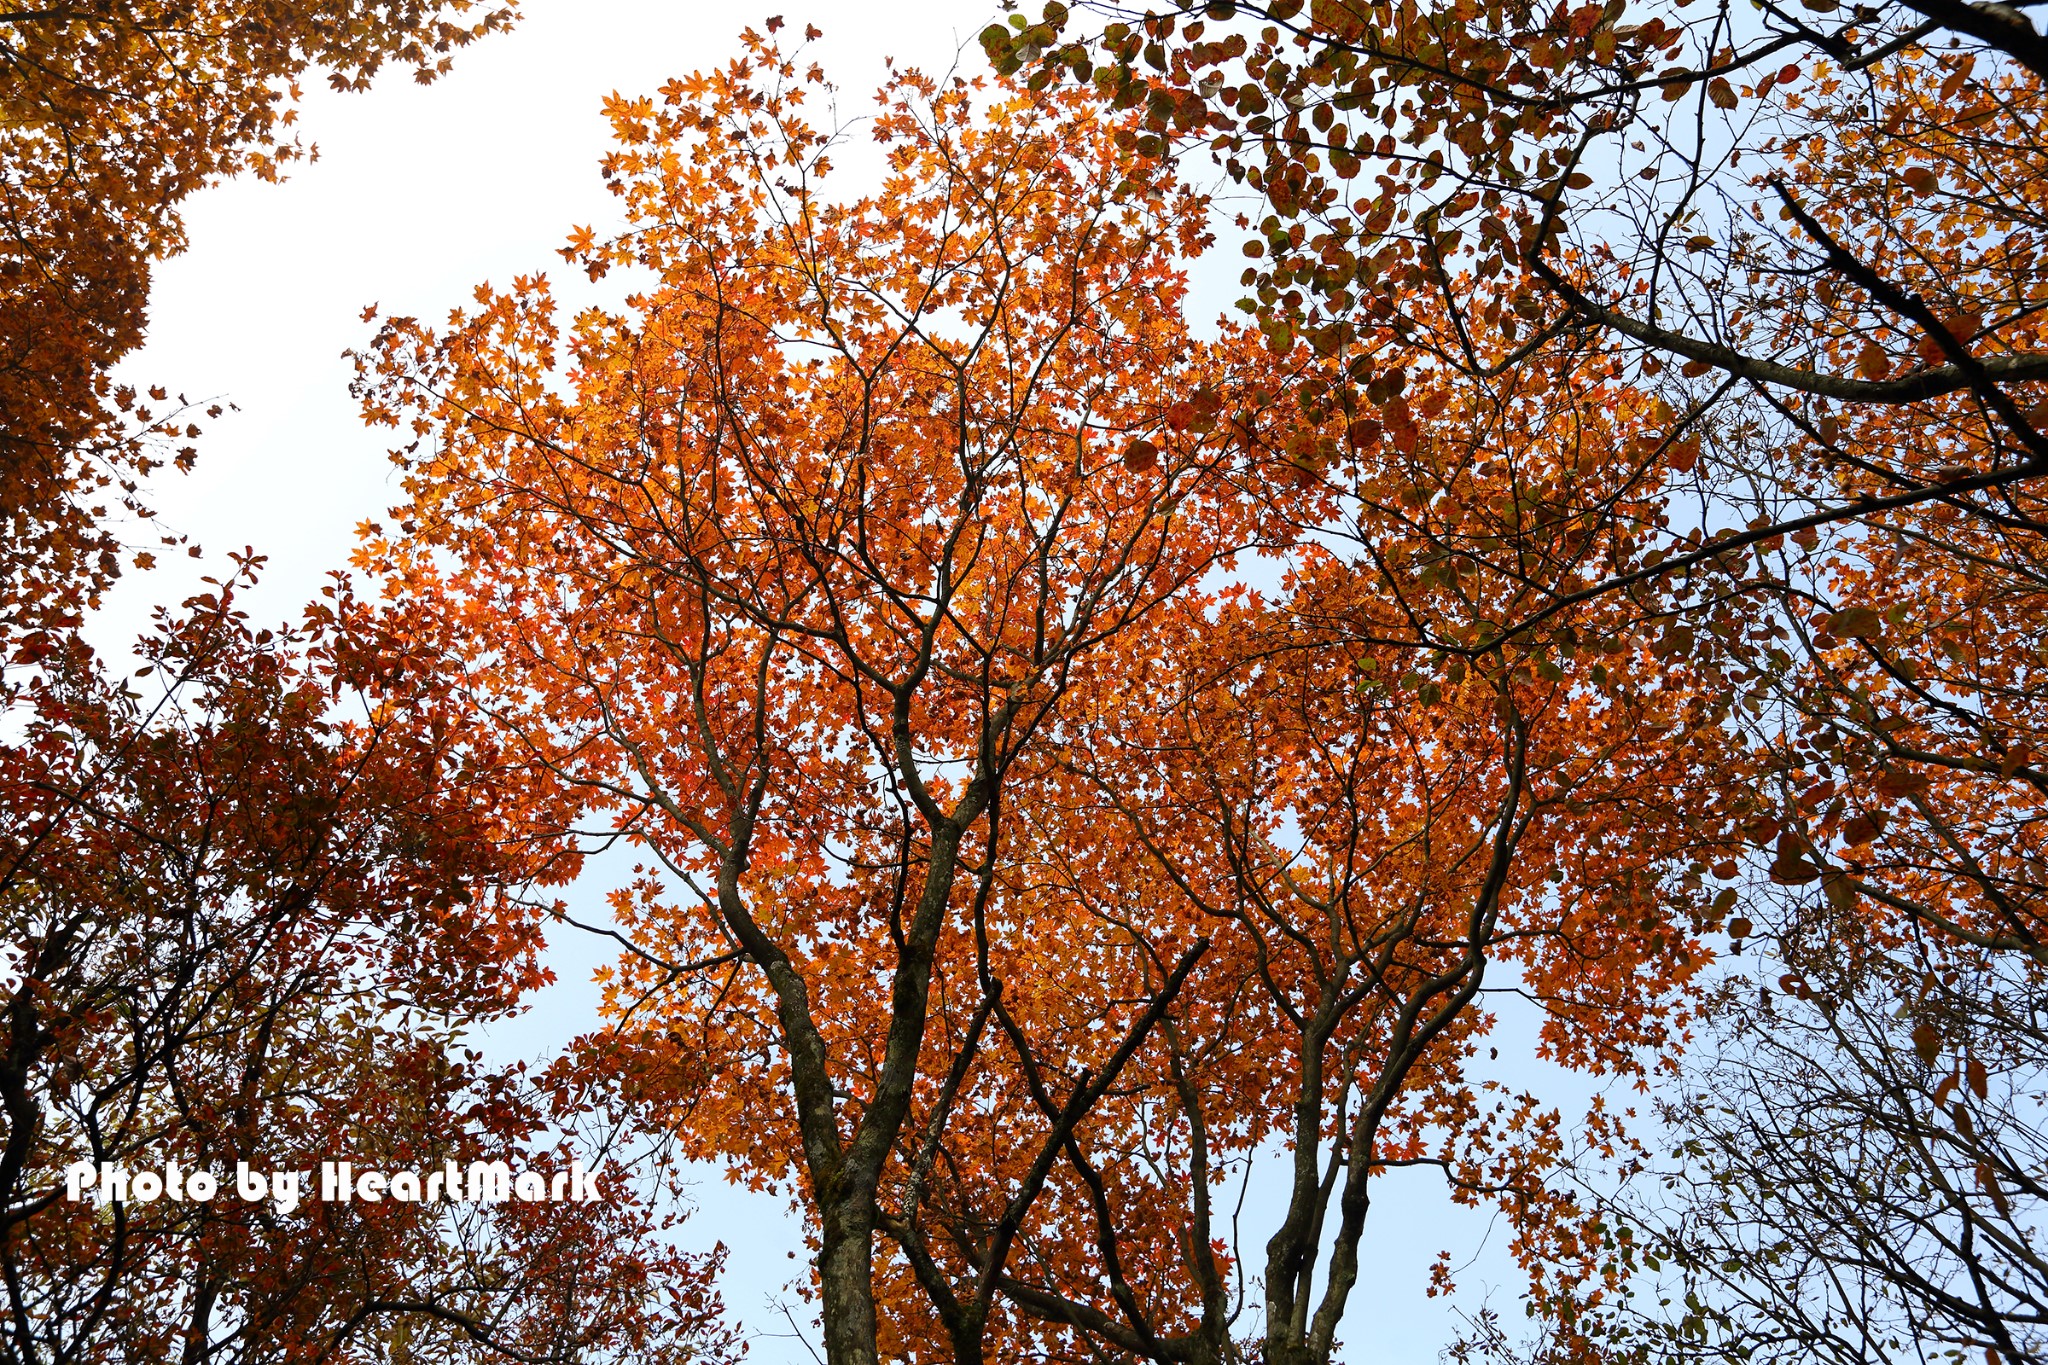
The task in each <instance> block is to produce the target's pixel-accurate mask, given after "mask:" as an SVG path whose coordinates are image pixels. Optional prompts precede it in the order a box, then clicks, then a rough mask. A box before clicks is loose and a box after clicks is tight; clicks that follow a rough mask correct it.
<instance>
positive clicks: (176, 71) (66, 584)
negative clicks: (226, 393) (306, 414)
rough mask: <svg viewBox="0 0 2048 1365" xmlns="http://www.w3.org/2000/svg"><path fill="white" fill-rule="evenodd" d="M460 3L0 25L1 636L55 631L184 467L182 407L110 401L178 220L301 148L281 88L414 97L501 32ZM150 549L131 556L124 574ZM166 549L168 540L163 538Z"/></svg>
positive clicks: (164, 2)
mask: <svg viewBox="0 0 2048 1365" xmlns="http://www.w3.org/2000/svg"><path fill="white" fill-rule="evenodd" d="M513 13H514V10H513V7H511V6H509V5H487V4H479V3H476V0H446V3H441V2H440V0H368V2H366V0H331V2H326V3H317V4H277V3H269V2H267V0H146V2H145V3H140V4H136V3H128V2H127V0H84V2H83V3H74V2H73V0H60V3H55V4H9V5H7V6H6V7H5V8H4V9H0V508H4V509H5V510H4V520H0V631H5V632H6V633H7V634H8V635H10V636H11V635H13V634H16V633H18V632H21V631H24V630H34V629H41V628H44V627H47V626H51V625H61V624H62V623H64V622H66V621H70V620H74V619H75V618H76V617H77V614H78V612H79V610H80V609H81V607H82V605H83V604H84V603H85V602H87V601H91V600H95V599H96V597H97V594H98V592H99V591H100V590H101V589H102V588H104V587H105V586H106V584H107V583H108V582H109V581H111V579H112V578H113V577H114V576H115V575H116V574H118V573H119V572H120V568H121V559H122V558H123V556H124V555H125V554H126V553H127V549H126V548H124V547H125V545H126V541H127V539H128V538H129V536H130V535H132V534H133V532H132V531H123V530H121V529H118V528H116V527H115V526H114V525H113V524H112V523H111V522H110V521H109V519H108V513H109V509H110V508H114V507H117V506H125V507H126V508H127V509H128V510H129V511H131V512H134V513H138V514H146V508H145V507H144V506H143V503H142V500H141V493H140V487H141V480H142V479H143V478H144V477H145V476H146V475H148V474H149V473H150V471H151V470H153V469H155V468H158V467H159V466H161V465H163V464H165V463H167V462H171V463H176V464H178V465H180V466H181V467H182V466H185V465H188V464H189V463H190V461H191V460H192V459H193V458H194V448H193V447H192V446H190V445H189V444H188V442H189V440H190V438H191V437H192V436H195V435H197V431H196V428H195V427H194V423H193V421H192V418H193V417H194V416H195V415H196V414H193V413H191V412H190V411H189V408H188V405H186V404H185V403H184V402H183V401H182V400H173V399H172V398H171V396H170V395H169V394H167V393H164V392H161V391H153V392H151V393H150V394H148V395H146V396H145V395H142V394H138V393H136V392H134V391H133V390H131V389H128V388H117V387H116V386H115V385H114V384H113V382H112V380H111V379H110V377H109V375H110V371H111V368H112V366H113V365H114V364H115V363H116V362H117V361H119V360H120V359H121V358H122V357H123V356H124V355H126V354H128V353H129V352H131V351H133V350H134V349H135V348H136V347H137V346H138V345H140V344H141V342H142V339H143V335H144V327H145V323H146V319H147V314H148V301H149V280H150V270H151V266H152V263H153V262H155V261H157V260H161V259H163V258H164V257H165V256H168V255H172V254H175V253H176V252H177V251H179V250H180V249H182V247H183V245H184V230H183V225H182V221H181V219H180V217H179V207H180V205H181V204H182V202H183V201H184V200H185V198H186V197H187V196H189V195H190V194H192V193H193V192H194V191H195V190H198V189H200V188H201V187H203V186H205V185H208V184H211V183H214V182H215V181H218V180H220V179H222V178H224V177H226V176H229V175H235V174H244V173H247V174H255V175H258V176H262V177H264V178H272V177H275V176H276V175H278V174H279V173H281V171H282V170H283V169H284V168H285V167H286V166H288V164H289V163H290V162H291V161H293V160H294V159H296V158H298V157H300V156H302V155H304V154H305V152H306V148H305V147H304V146H303V145H302V144H300V143H299V141H298V140H297V138H296V136H295V129H294V127H293V124H294V122H295V110H294V108H293V105H294V102H295V100H296V97H297V94H298V84H297V83H298V81H299V80H300V79H301V78H302V77H304V76H306V75H307V74H308V73H310V72H314V71H325V72H326V73H327V77H328V81H329V83H330V84H332V85H333V86H335V87H336V88H337V89H362V88H364V87H366V86H367V85H368V84H369V82H370V80H371V78H372V77H374V76H375V75H376V74H377V73H378V72H379V71H380V70H381V69H382V68H383V67H384V66H385V65H386V64H397V65H403V66H406V67H410V68H411V69H412V71H413V74H414V76H415V78H417V79H419V80H422V81H428V80H432V79H433V78H434V77H435V76H437V75H439V74H440V73H441V72H443V71H445V70H446V69H447V67H448V61H449V54H450V53H452V52H453V51H454V50H455V49H457V48H459V47H462V46H464V45H466V44H467V43H469V42H471V41H473V40H474V39H476V38H478V37H481V36H483V35H485V34H487V33H489V32H492V31H493V30H496V29H499V28H502V27H504V26H505V24H507V23H508V22H509V21H510V20H511V18H512V17H513ZM146 539H147V540H148V542H149V547H150V548H144V549H142V550H140V551H139V553H140V554H141V555H142V556H143V562H147V557H148V556H149V554H151V553H152V552H153V549H154V548H160V547H157V546H156V541H157V539H158V537H156V536H148V537H146ZM171 540H172V542H173V543H175V541H176V537H175V536H173V537H171Z"/></svg>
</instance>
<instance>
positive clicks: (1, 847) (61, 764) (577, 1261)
mask: <svg viewBox="0 0 2048 1365" xmlns="http://www.w3.org/2000/svg"><path fill="white" fill-rule="evenodd" d="M236 586H238V584H233V583H231V584H229V585H227V586H225V587H220V588H218V589H217V590H216V591H214V592H213V593H211V594H208V595H204V596H201V597H199V598H196V599H194V600H193V601H191V602H188V603H187V604H186V605H185V610H184V611H182V612H179V613H175V614H173V613H164V614H162V615H161V616H160V617H159V621H158V625H157V629H156V631H155V632H154V633H153V634H152V635H151V636H149V637H148V638H147V639H146V640H145V642H144V647H143V657H144V659H145V660H146V668H145V674H146V675H147V676H148V678H149V682H148V683H146V684H144V685H143V686H144V687H146V688H148V689H150V690H149V691H148V692H145V691H143V690H141V689H139V688H137V687H136V686H135V685H133V684H130V685H125V686H124V685H122V684H120V683H117V682H113V681H110V680H109V679H108V678H107V677H106V675H105V673H104V671H103V669H102V667H101V666H100V664H99V661H98V660H96V659H95V658H93V657H92V656H91V654H90V653H89V652H88V651H87V650H86V649H85V647H84V646H83V645H81V644H78V643H76V642H75V641H74V642H73V643H72V644H70V645H69V647H68V648H67V649H65V650H64V651H63V652H62V653H61V654H60V655H58V656H56V657H53V658H51V659H49V660H47V661H46V662H45V665H44V668H43V670H42V671H41V675H40V676H39V677H38V678H37V679H36V680H35V681H34V682H33V684H32V685H31V687H30V688H29V689H28V695H27V696H26V697H25V698H24V699H23V704H22V709H24V710H25V711H26V721H25V726H24V731H23V733H22V735H21V736H20V738H19V740H18V741H17V742H13V743H10V744H9V745H8V746H7V747H6V748H5V749H4V750H0V760H4V769H0V772H4V780H5V784H6V785H5V791H6V799H5V802H4V808H5V810H6V812H7V817H6V820H5V823H4V826H0V907H4V923H0V937H4V938H5V940H6V941H7V942H8V943H9V944H10V945H11V946H12V947H14V948H15V949H16V950H17V952H18V955H19V956H18V959H17V961H18V966H19V971H20V974H21V976H22V977H23V978H24V980H23V981H21V982H20V983H18V985H16V986H14V987H12V988H10V994H9V1000H8V1004H7V1012H6V1016H5V1023H4V1033H0V1110H4V1121H0V1134H4V1146H0V1190H4V1199H0V1280H4V1285H5V1292H6V1303H7V1322H6V1327H5V1330H4V1332H0V1342H4V1346H0V1355H4V1357H5V1358H6V1359H8V1360H10V1361H20V1362H61V1361H84V1360H100V1359H107V1358H110V1357H109V1353H110V1352H113V1353H117V1354H119V1355H120V1356H121V1357H122V1358H143V1357H149V1358H170V1357H181V1358H183V1359H186V1360H194V1361H197V1360H207V1361H248V1362H256V1361H300V1360H304V1361H311V1360H351V1359H382V1358H384V1356H383V1352H384V1351H385V1350H386V1349H388V1348H392V1347H393V1343H395V1342H401V1341H402V1342H405V1343H409V1346H408V1349H410V1350H411V1351H413V1352H414V1354H415V1356H416V1357H420V1356H423V1355H424V1354H425V1353H428V1352H430V1351H431V1352H433V1353H435V1355H436V1358H487V1359H493V1358H514V1359H521V1360H569V1359H584V1358H587V1353H588V1352H591V1351H593V1350H607V1349H608V1350H620V1349H627V1348H650V1347H651V1346H652V1345H653V1344H654V1343H656V1342H667V1343H669V1344H670V1345H671V1346H672V1347H674V1348H676V1349H680V1350H683V1351H685V1352H686V1353H689V1354H702V1355H706V1356H718V1355H720V1354H722V1353H723V1352H725V1351H726V1350H727V1349H729V1347H730V1341H729V1339H728V1338H727V1337H726V1336H725V1335H724V1333H723V1329H722V1328H720V1327H719V1325H718V1315H717V1305H716V1301H715V1299H713V1298H712V1297H711V1296H710V1293H709V1289H708V1276H709V1274H710V1271H711V1270H712V1269H713V1265H712V1264H710V1263H706V1262H704V1261H701V1260H698V1259H694V1258H688V1257H684V1256H681V1255H679V1254H678V1253H677V1252H676V1251H675V1249H674V1248H673V1247H672V1246H670V1245H667V1244H666V1243H665V1242H664V1240H663V1237H662V1235H661V1232H662V1226H663V1215H662V1214H660V1213H659V1211H658V1209H657V1208H656V1206H655V1205H653V1204H651V1203H649V1202H647V1201H646V1200H643V1199H636V1198H635V1197H634V1192H633V1190H632V1188H631V1186H630V1184H629V1183H628V1179H627V1177H626V1176H625V1174H624V1168H623V1167H620V1168H618V1169H616V1170H615V1171H614V1173H613V1174H614V1177H615V1182H614V1188H612V1189H610V1190H608V1191H607V1194H608V1195H609V1196H611V1197H610V1198H608V1199H606V1200H605V1201H602V1202H599V1203H595V1204H578V1205H574V1206H567V1205H538V1206H532V1207H528V1206H523V1205H519V1204H516V1203H515V1204H508V1205H495V1206H486V1205H477V1206H471V1207H456V1208H454V1210H453V1211H452V1212H451V1211H450V1208H449V1207H448V1206H441V1205H438V1204H418V1203H415V1204H411V1205H405V1204H395V1205H394V1204H388V1203H387V1204H383V1205H377V1206H369V1205H363V1204H350V1205H344V1204H329V1203H321V1202H319V1201H318V1200H317V1198H316V1194H315V1188H314V1186H313V1184H312V1178H311V1175H310V1174H306V1175H304V1177H303V1180H302V1184H301V1186H300V1191H299V1194H300V1198H299V1200H297V1201H292V1202H296V1207H288V1206H287V1203H286V1202H279V1201H269V1200H259V1201H256V1202H249V1201H248V1200H246V1199H245V1198H244V1197H242V1196H241V1195H240V1193H239V1192H238V1190H237V1189H236V1188H235V1187H234V1185H233V1180H234V1176H235V1172H236V1170H237V1166H238V1163H247V1165H248V1166H249V1167H250V1168H252V1169H254V1170H257V1171H259V1172H263V1173H265V1174H266V1176H267V1175H268V1173H270V1172H284V1171H300V1172H309V1170H310V1168H311V1167H312V1166H313V1165H315V1164H316V1163H317V1161H318V1160H320V1159H339V1160H352V1161H355V1162H357V1163H361V1164H364V1165H367V1166H371V1167H385V1168H402V1167H416V1168H427V1167H433V1166H436V1165H438V1164H440V1163H442V1162H444V1161H447V1160H455V1161H458V1162H465V1161H468V1160H471V1159H483V1160H498V1159H502V1158H503V1157H504V1156H506V1155H507V1154H508V1153H516V1152H518V1151H519V1150H520V1149H522V1148H526V1149H529V1150H531V1151H532V1153H533V1157H532V1159H533V1160H534V1161H535V1163H536V1164H541V1165H545V1164H547V1163H550V1162H552V1161H557V1160H559V1161H566V1160H567V1159H568V1158H569V1153H568V1152H567V1151H566V1150H564V1149H563V1148H562V1147H561V1146H559V1145H558V1143H559V1141H560V1138H558V1137H556V1136H553V1135H563V1136H566V1138H567V1140H568V1142H569V1143H570V1144H574V1143H577V1142H579V1141H583V1142H588V1141H591V1140H593V1139H595V1138H600V1137H603V1136H605V1130H606V1128H607V1124H606V1123H605V1121H604V1120H605V1116H604V1114H603V1112H602V1111H601V1109H600V1108H599V1107H595V1106H593V1105H592V1103H591V1100H590V1096H589V1095H588V1094H587V1093H584V1092H583V1091H581V1090H579V1089H577V1088H576V1087H573V1086H566V1085H563V1084H554V1083H552V1082H550V1081H546V1080H544V1079H543V1078H539V1077H536V1078H535V1079H534V1080H533V1081H526V1080H523V1079H522V1077H521V1075H520V1074H519V1073H518V1072H515V1071H506V1070H498V1069H493V1068H491V1067H488V1066H486V1065H485V1064H484V1063H483V1061H482V1059H481V1057H480V1055H479V1054H478V1053H477V1052H476V1051H475V1050H474V1049H473V1048H472V1047H471V1046H470V1045H469V1038H468V1037H467V1035H468V1034H469V1033H470V1032H471V1031H472V1030H473V1029H474V1028H475V1027H476V1026H477V1025H478V1024H480V1023H484V1022H487V1021H489V1020H491V1019H494V1018H499V1017H502V1016H503V1015H505V1014H506V1013H507V1012H509V1011H510V1010H512V1009H513V1008H515V1007H516V1005H517V1004H518V1002H519V1001H520V999H521V997H522V996H523V995H524V994H525V993H526V992H527V991H529V990H531V989H532V988H533V987H534V986H536V985H538V984H539V983H540V982H541V981H542V980H543V979H544V978H545V972H544V971H543V969H542V968H541V967H540V966H539V964H538V962H537V960H536V950H537V947H538V943H539V936H538V934H537V933H536V932H535V924H536V921H537V920H538V919H539V918H540V917H541V916H542V914H543V913H544V912H545V910H546V908H547V906H546V904H545V903H544V902H539V901H535V900H534V899H532V898H531V896H530V895H529V894H528V892H527V890H526V888H527V887H528V886H529V884H530V883H531V882H532V881H533V880H534V879H535V878H544V877H547V876H550V875H551V866H550V864H551V863H552V861H553V860H555V859H558V858H559V857H560V856H562V855H561V852H560V849H559V846H558V845H554V844H548V843H534V842H529V841H522V840H520V839H518V838H517V837H515V835H514V832H513V831H511V830H510V829H508V828H507V827H506V826H505V825H504V824H503V823H502V822H501V821H499V820H498V819H497V818H496V817H495V816H494V814H493V811H494V809H495V808H496V807H497V806H498V805H499V803H500V801H501V800H502V799H503V798H504V796H505V792H504V790H503V789H502V788H501V787H500V786H498V785H497V784H496V779H494V777H493V771H494V769H493V762H492V757H491V753H490V750H489V747H488V740H487V739H484V740H479V739H478V738H477V737H473V736H465V735H463V734H461V733H460V732H459V731H456V730H455V729H453V727H451V726H450V724H449V720H450V718H451V717H450V713H449V712H448V710H447V707H446V693H445V688H444V687H441V686H440V685H438V684H437V682H436V680H435V676H434V675H433V673H432V672H431V670H430V669H428V668H426V667H424V666H423V665H424V663H425V660H424V658H423V656H421V655H420V654H418V653H417V652H408V650H407V649H406V648H404V647H401V645H400V644H399V642H398V641H397V640H396V639H394V638H393V637H392V636H391V635H389V634H388V633H382V632H381V631H380V629H379V627H378V623H377V622H376V621H375V620H374V619H373V618H372V617H371V615H370V614H369V613H367V612H366V611H365V610H364V609H363V608H362V606H361V605H360V604H359V603H357V602H355V601H354V600H353V599H352V598H350V597H349V596H348V595H347V594H346V593H345V592H344V593H341V594H338V595H334V596H331V597H330V598H329V599H327V600H326V601H324V602H323V603H322V604H321V605H320V606H319V607H318V608H317V609H316V610H315V611H314V612H313V613H311V614H310V616H309V619H308V621H307V623H306V625H305V627H304V628H303V630H302V631H298V632H285V633H273V632H268V631H261V632H259V631H257V630H255V629H253V628H252V627H251V626H250V625H249V624H248V622H247V621H246V619H245V618H244V617H243V616H242V614H241V613H240V611H239V610H238V609H237V608H236V606H235V604H234V588H235V587H236ZM337 703H343V705H341V707H340V709H339V710H337ZM350 712H353V713H354V714H353V715H351V714H350ZM556 1079H557V1080H563V1081H566V1079H567V1078H566V1076H565V1075H558V1076H557V1078H556ZM585 1155H586V1159H587V1160H588V1161H589V1162H590V1164H592V1165H595V1164H597V1160H598V1158H597V1155H596V1152H595V1150H594V1149H592V1150H589V1151H587V1152H586V1153H585ZM80 1160H84V1161H88V1162H90V1163H92V1164H94V1165H95V1166H98V1165H99V1164H100V1163H107V1164H108V1165H110V1166H124V1167H127V1168H129V1169H131V1170H154V1171H158V1172H162V1171H165V1170H166V1169H167V1167H168V1165H169V1164H170V1163H176V1164H177V1165H178V1166H180V1167H181V1168H182V1169H183V1170H184V1171H185V1172H188V1173H189V1172H193V1171H209V1172H212V1173H213V1174H214V1175H215V1176H216V1177H218V1178H219V1179H220V1181H221V1185H220V1188H219V1190H218V1192H217V1194H216V1196H215V1197H214V1198H213V1199H211V1200H190V1199H188V1200H183V1201H180V1200H178V1199H175V1198H172V1197H169V1196H168V1195H167V1196H165V1197H162V1198H159V1199H155V1200H143V1199H141V1198H139V1197H137V1196H132V1195H131V1196H130V1197H129V1198H127V1199H125V1200H122V1199H116V1200H113V1201H112V1202H106V1201H100V1200H95V1199H92V1198H88V1199H86V1200H84V1201H83V1202H80V1201H77V1200H74V1199H72V1198H71V1197H70V1196H69V1194H68V1193H67V1187H66V1178H65V1176H66V1168H67V1167H69V1166H71V1165H72V1164H73V1163H74V1162H77V1161H80Z"/></svg>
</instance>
